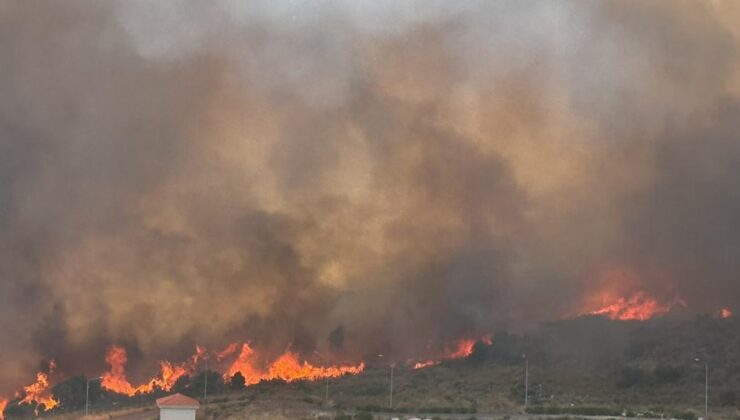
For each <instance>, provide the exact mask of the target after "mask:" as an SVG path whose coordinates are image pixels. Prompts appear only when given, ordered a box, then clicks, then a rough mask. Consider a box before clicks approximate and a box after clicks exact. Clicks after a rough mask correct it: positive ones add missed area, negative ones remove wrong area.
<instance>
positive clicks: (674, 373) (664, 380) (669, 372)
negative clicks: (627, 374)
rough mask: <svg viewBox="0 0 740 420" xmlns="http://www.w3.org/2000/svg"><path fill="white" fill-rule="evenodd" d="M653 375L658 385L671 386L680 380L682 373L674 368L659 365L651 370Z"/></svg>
mask: <svg viewBox="0 0 740 420" xmlns="http://www.w3.org/2000/svg"><path fill="white" fill-rule="evenodd" d="M653 375H654V376H655V379H656V380H657V381H658V383H661V384H672V383H676V382H678V380H679V379H681V376H682V375H683V372H682V371H681V369H680V368H678V367H676V366H669V365H659V366H657V367H656V368H655V370H653Z"/></svg>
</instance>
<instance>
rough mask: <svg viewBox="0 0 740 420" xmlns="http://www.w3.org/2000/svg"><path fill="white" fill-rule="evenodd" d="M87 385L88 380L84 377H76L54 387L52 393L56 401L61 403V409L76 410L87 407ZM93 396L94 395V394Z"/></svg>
mask: <svg viewBox="0 0 740 420" xmlns="http://www.w3.org/2000/svg"><path fill="white" fill-rule="evenodd" d="M86 385H87V378H85V377H84V376H83V375H75V376H73V377H71V378H69V379H67V380H65V381H62V382H60V383H58V384H56V385H54V387H53V388H52V389H51V392H52V394H53V395H54V399H56V400H57V401H59V405H60V407H63V408H65V409H75V408H80V407H83V406H84V405H85V395H86V388H85V387H86ZM91 385H92V384H91ZM91 391H92V390H91ZM91 395H94V393H92V394H91Z"/></svg>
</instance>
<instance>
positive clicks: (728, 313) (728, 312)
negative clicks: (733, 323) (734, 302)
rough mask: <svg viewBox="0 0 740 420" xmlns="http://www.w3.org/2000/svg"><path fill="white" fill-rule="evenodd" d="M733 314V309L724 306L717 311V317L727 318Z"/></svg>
mask: <svg viewBox="0 0 740 420" xmlns="http://www.w3.org/2000/svg"><path fill="white" fill-rule="evenodd" d="M731 316H732V311H731V310H729V309H727V308H722V309H720V310H719V311H718V312H717V317H718V318H722V319H727V318H729V317H731Z"/></svg>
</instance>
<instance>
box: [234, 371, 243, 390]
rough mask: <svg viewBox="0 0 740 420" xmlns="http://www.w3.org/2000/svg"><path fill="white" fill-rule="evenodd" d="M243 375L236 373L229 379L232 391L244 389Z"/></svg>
mask: <svg viewBox="0 0 740 420" xmlns="http://www.w3.org/2000/svg"><path fill="white" fill-rule="evenodd" d="M245 382H246V381H245V379H244V375H242V373H241V372H236V373H235V374H234V376H232V377H231V389H234V390H241V389H244V384H245Z"/></svg>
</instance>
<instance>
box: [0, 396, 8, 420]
mask: <svg viewBox="0 0 740 420" xmlns="http://www.w3.org/2000/svg"><path fill="white" fill-rule="evenodd" d="M7 406H8V400H6V399H5V398H0V420H3V419H5V416H4V415H3V413H4V412H5V407H7Z"/></svg>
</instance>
